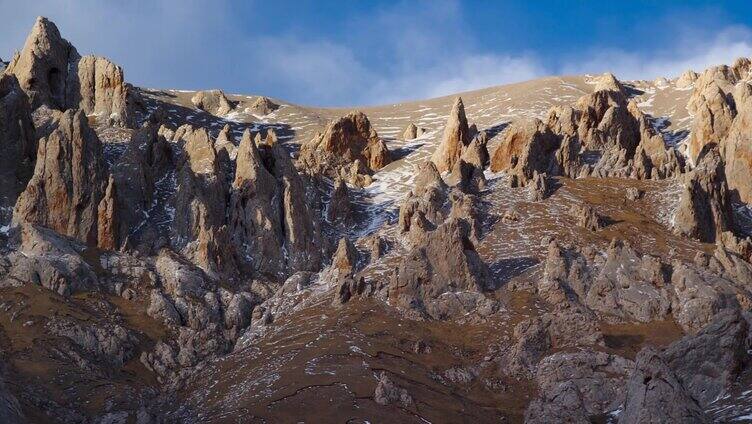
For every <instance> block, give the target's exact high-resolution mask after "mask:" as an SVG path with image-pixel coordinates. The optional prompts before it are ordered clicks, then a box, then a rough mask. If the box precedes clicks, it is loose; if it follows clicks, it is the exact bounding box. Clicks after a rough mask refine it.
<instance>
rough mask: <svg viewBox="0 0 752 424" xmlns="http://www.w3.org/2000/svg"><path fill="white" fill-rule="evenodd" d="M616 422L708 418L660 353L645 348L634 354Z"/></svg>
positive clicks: (678, 421)
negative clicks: (632, 364) (624, 398)
mask: <svg viewBox="0 0 752 424" xmlns="http://www.w3.org/2000/svg"><path fill="white" fill-rule="evenodd" d="M619 422H620V423H626V424H632V423H635V424H636V423H656V424H657V423H668V422H674V423H706V422H709V420H708V418H707V417H706V416H705V414H704V412H703V411H702V409H700V407H699V405H698V404H697V402H695V400H694V399H692V396H691V395H690V394H689V393H688V392H687V390H686V389H685V388H684V387H683V386H682V383H681V382H680V381H679V379H678V378H677V376H676V374H675V373H674V372H673V371H672V370H671V369H670V368H669V367H668V365H667V364H666V362H665V361H664V360H663V358H661V356H660V354H659V353H658V352H656V351H655V350H654V349H652V348H645V349H643V350H642V351H641V352H640V353H639V354H638V355H637V360H636V363H635V370H634V372H633V373H632V376H631V377H630V379H629V384H628V385H627V395H626V402H625V404H624V411H623V412H622V413H621V414H620V415H619Z"/></svg>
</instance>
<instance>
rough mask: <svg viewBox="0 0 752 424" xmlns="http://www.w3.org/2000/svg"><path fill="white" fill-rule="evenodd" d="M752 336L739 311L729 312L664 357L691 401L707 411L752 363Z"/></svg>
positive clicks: (679, 344) (676, 345) (673, 346)
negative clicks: (750, 337)
mask: <svg viewBox="0 0 752 424" xmlns="http://www.w3.org/2000/svg"><path fill="white" fill-rule="evenodd" d="M749 336H750V329H749V323H748V322H747V320H745V319H744V317H743V316H742V314H741V313H740V312H739V311H738V310H737V309H728V310H725V311H722V312H720V313H719V314H717V315H716V316H715V318H714V319H713V321H712V322H711V323H710V324H708V325H707V326H706V327H704V328H703V329H702V331H700V332H699V333H697V334H695V335H691V336H686V337H685V338H683V339H681V340H679V341H677V342H675V343H673V344H672V345H671V346H669V348H668V349H666V351H665V352H664V353H663V357H664V358H665V360H666V362H667V364H668V365H669V367H670V368H671V369H672V370H673V371H674V373H675V374H676V376H677V378H678V380H679V381H680V382H681V383H682V386H683V387H684V388H685V389H686V390H687V392H689V394H690V395H691V396H692V398H693V399H695V400H696V401H697V402H698V403H699V405H700V406H702V407H707V406H708V405H709V404H711V403H712V402H713V401H715V400H716V399H717V398H718V397H719V396H720V395H721V394H723V393H724V392H725V391H726V390H728V389H729V388H730V387H731V385H732V384H733V383H734V382H735V381H736V378H737V377H738V376H739V374H740V373H741V372H742V370H743V369H744V367H745V366H746V365H747V364H748V363H749V360H750V359H751V358H750V354H749V348H750V339H749Z"/></svg>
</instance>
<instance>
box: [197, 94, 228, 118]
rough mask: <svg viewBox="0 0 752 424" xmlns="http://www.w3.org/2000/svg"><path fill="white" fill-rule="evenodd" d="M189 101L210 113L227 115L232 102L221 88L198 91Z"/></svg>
mask: <svg viewBox="0 0 752 424" xmlns="http://www.w3.org/2000/svg"><path fill="white" fill-rule="evenodd" d="M191 103H193V105H194V106H196V107H197V108H199V109H201V110H203V111H204V112H208V113H211V114H212V115H217V116H221V115H227V114H228V113H230V112H231V111H232V110H233V106H232V103H230V100H229V99H228V98H227V96H225V93H224V92H223V91H222V90H208V91H198V92H196V94H194V95H193V97H191Z"/></svg>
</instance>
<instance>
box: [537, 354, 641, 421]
mask: <svg viewBox="0 0 752 424" xmlns="http://www.w3.org/2000/svg"><path fill="white" fill-rule="evenodd" d="M633 366H634V364H633V363H632V361H630V360H628V359H624V358H622V357H619V356H616V355H609V354H606V353H603V352H593V351H588V350H585V351H582V352H576V353H555V354H553V355H551V356H547V357H546V358H544V359H543V360H542V361H541V362H540V363H539V364H538V371H537V373H536V377H535V379H536V382H537V384H538V390H539V393H540V394H539V396H538V398H536V399H534V400H533V401H532V402H531V403H530V405H528V408H527V411H526V413H525V422H526V423H550V422H583V423H588V422H590V420H589V417H592V416H598V415H604V414H607V413H609V412H611V411H613V410H615V409H617V408H619V406H620V405H621V404H622V402H624V396H625V388H626V382H627V380H628V378H629V374H630V373H631V371H632V367H633Z"/></svg>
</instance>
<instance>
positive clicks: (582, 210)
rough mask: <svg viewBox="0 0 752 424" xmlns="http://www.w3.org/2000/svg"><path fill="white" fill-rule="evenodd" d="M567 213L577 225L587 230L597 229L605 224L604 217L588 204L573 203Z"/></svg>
mask: <svg viewBox="0 0 752 424" xmlns="http://www.w3.org/2000/svg"><path fill="white" fill-rule="evenodd" d="M569 214H570V215H571V216H572V217H574V218H575V219H576V220H577V225H578V226H580V227H582V228H584V229H586V230H588V231H598V230H600V229H602V228H603V227H605V226H606V219H605V218H604V217H603V216H602V215H601V214H599V213H598V211H596V210H595V208H593V207H592V206H590V205H587V204H583V205H573V206H572V207H571V208H570V210H569Z"/></svg>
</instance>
